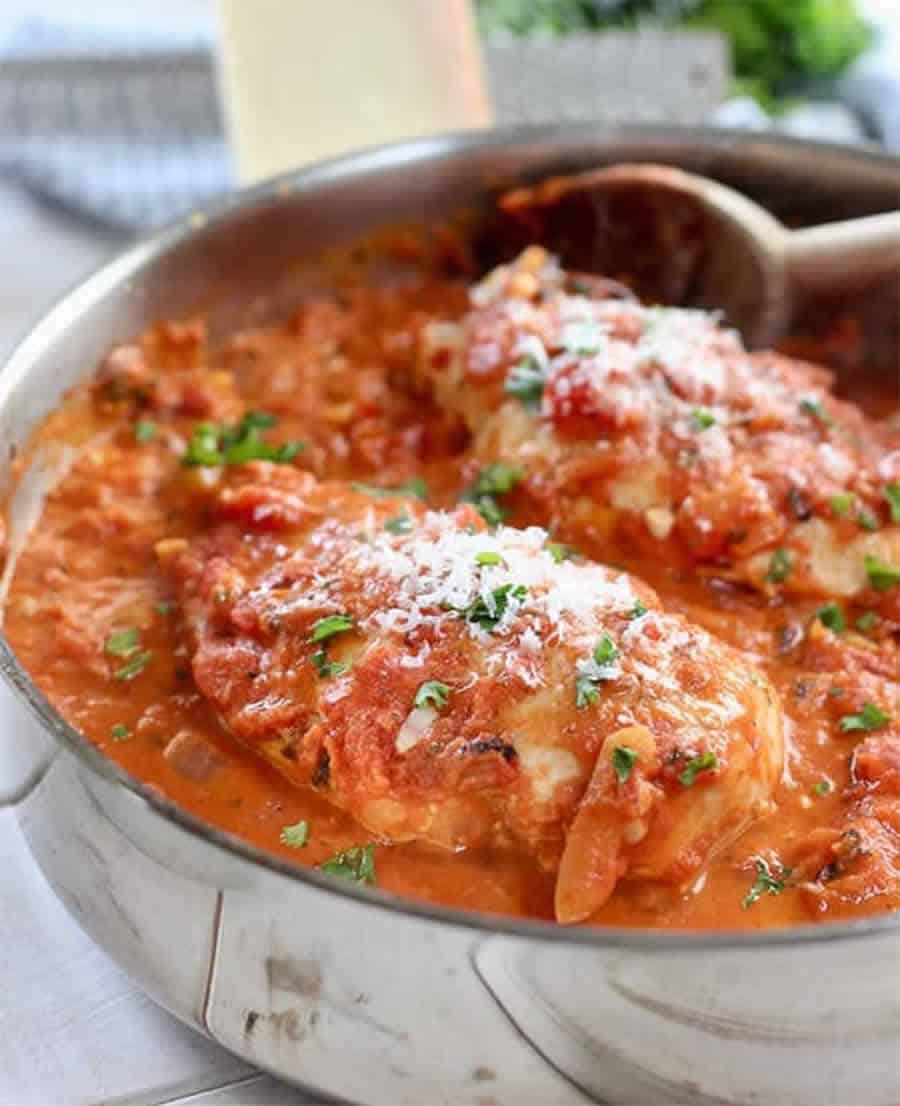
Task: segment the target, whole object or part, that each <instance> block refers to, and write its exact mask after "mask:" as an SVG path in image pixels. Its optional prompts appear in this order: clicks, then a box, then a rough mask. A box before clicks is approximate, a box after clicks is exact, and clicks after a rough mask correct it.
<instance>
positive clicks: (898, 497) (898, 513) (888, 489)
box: [882, 484, 900, 522]
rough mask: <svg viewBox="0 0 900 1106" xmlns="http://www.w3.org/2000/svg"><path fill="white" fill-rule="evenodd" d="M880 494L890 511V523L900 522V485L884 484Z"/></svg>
mask: <svg viewBox="0 0 900 1106" xmlns="http://www.w3.org/2000/svg"><path fill="white" fill-rule="evenodd" d="M882 494H883V495H884V498H885V499H886V500H887V502H888V506H889V507H890V509H891V522H900V484H886V485H885V487H884V488H883V489H882Z"/></svg>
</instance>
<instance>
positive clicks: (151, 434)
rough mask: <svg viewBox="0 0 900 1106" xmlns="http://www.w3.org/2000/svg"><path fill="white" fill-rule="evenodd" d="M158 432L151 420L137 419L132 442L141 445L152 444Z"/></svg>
mask: <svg viewBox="0 0 900 1106" xmlns="http://www.w3.org/2000/svg"><path fill="white" fill-rule="evenodd" d="M158 432H159V429H158V427H157V425H156V423H155V422H153V420H152V419H138V421H137V422H136V423H135V424H134V440H135V441H136V442H140V444H141V445H146V444H147V442H152V441H153V439H154V438H155V437H156V435H157V433H158Z"/></svg>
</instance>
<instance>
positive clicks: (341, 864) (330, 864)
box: [319, 845, 376, 884]
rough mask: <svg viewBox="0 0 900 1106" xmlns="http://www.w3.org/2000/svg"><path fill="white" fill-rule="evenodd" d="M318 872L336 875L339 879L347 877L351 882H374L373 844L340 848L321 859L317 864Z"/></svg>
mask: <svg viewBox="0 0 900 1106" xmlns="http://www.w3.org/2000/svg"><path fill="white" fill-rule="evenodd" d="M319 871H320V872H327V873H328V875H330V876H338V877H339V878H340V879H348V880H351V881H352V882H353V883H362V884H367V883H369V884H374V883H375V881H376V872H375V846H374V845H354V846H353V847H352V848H349V849H341V851H340V852H339V853H336V854H335V855H334V856H332V857H330V858H329V859H328V860H323V861H322V863H321V864H320V865H319Z"/></svg>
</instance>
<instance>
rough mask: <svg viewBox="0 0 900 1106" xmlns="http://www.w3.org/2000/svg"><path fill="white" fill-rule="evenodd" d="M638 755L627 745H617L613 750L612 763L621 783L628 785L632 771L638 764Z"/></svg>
mask: <svg viewBox="0 0 900 1106" xmlns="http://www.w3.org/2000/svg"><path fill="white" fill-rule="evenodd" d="M637 759H638V754H637V752H636V751H635V750H634V749H629V748H628V746H627V745H617V746H616V747H615V749H613V756H612V763H613V769H614V770H615V773H616V778H617V779H618V781H619V783H626V782H627V780H628V777H629V776H630V775H631V770H632V768H634V766H635V764H636V763H637Z"/></svg>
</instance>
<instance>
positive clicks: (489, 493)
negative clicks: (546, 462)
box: [460, 461, 525, 526]
mask: <svg viewBox="0 0 900 1106" xmlns="http://www.w3.org/2000/svg"><path fill="white" fill-rule="evenodd" d="M524 476H525V472H524V470H523V469H520V468H518V467H517V466H516V465H507V464H504V463H503V462H502V461H498V462H497V463H496V464H493V465H487V466H486V467H485V468H483V469H482V470H481V472H480V473H479V474H478V478H477V479H476V480H475V481H474V482H473V483H472V484H470V485H469V487H468V488H466V489H465V491H464V492H463V493H462V495H461V496H460V500H461V501H462V502H463V503H473V504H474V505H475V507H476V508H477V509H478V512H479V514H480V515H481V517H482V518H483V519H484V521H485V522H486V523H487V524H488V526H499V525H500V523H501V522H503V520H504V519H505V518H506V512H505V511H504V510H503V508H502V507H501V506H500V504H499V503H498V501H497V497H498V496H502V495H506V494H507V493H508V492H511V491H512V490H513V488H514V487H515V486H516V484H518V483H519V482H520V481H521V480H522V479H523V478H524Z"/></svg>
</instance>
